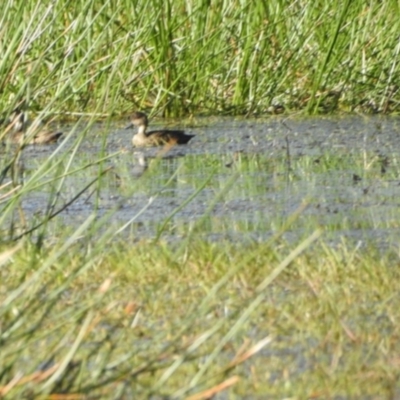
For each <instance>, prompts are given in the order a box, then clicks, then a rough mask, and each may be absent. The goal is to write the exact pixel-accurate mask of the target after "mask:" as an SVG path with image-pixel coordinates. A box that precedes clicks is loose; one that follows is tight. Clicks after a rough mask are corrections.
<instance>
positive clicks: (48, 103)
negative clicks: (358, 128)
mask: <svg viewBox="0 0 400 400" xmlns="http://www.w3.org/2000/svg"><path fill="white" fill-rule="evenodd" d="M0 15H1V18H0V27H1V28H0V29H1V30H0V50H1V53H2V60H1V62H0V90H1V94H2V96H1V99H0V107H1V109H3V110H6V109H8V108H9V107H11V106H12V105H16V104H18V103H20V102H21V101H24V102H25V104H28V106H29V108H30V109H31V110H35V111H39V110H47V112H51V113H52V114H56V115H62V116H63V117H65V116H68V115H71V116H74V115H75V116H76V115H81V114H85V113H91V114H97V116H104V117H106V116H110V115H114V116H118V115H123V114H125V113H127V112H129V111H131V110H133V109H146V108H152V109H153V110H156V111H157V113H162V114H163V115H170V116H172V115H175V116H176V115H183V114H199V113H203V114H204V113H205V114H216V113H220V114H229V115H236V114H253V113H255V114H260V113H262V114H265V113H268V112H271V113H274V112H281V111H282V110H283V109H284V110H286V111H294V110H306V111H307V112H309V113H317V112H331V111H335V110H358V111H362V112H383V113H390V112H398V111H399V102H398V101H397V100H396V96H397V92H398V89H397V88H398V87H399V84H400V82H399V79H400V78H399V77H400V74H399V46H398V32H399V31H400V18H399V16H400V12H399V5H398V2H396V1H385V2H383V3H382V2H369V3H366V2H364V1H350V0H344V1H339V2H334V3H332V2H331V1H318V2H310V1H304V0H301V1H275V2H261V1H239V0H235V1H224V2H222V3H221V2H217V1H211V0H208V1H191V0H188V1H184V0H177V1H171V0H168V1H160V0H152V1H141V0H135V1H127V0H112V1H111V0H106V1H104V2H98V1H94V0H80V1H78V2H70V1H65V0H56V1H52V2H48V3H45V2H42V3H37V2H34V1H27V2H15V1H12V0H6V1H3V2H1V4H0Z"/></svg>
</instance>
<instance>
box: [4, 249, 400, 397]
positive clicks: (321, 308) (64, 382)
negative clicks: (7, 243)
mask: <svg viewBox="0 0 400 400" xmlns="http://www.w3.org/2000/svg"><path fill="white" fill-rule="evenodd" d="M278 244H279V242H271V243H270V245H266V244H262V245H252V246H247V247H246V249H244V248H243V247H237V246H232V245H229V244H228V243H222V242H221V243H218V244H210V243H204V242H203V243H202V242H197V243H195V244H192V245H190V246H187V247H185V248H184V249H181V250H180V251H174V250H173V249H171V247H170V246H168V245H165V244H160V245H158V246H154V245H153V244H149V243H146V242H142V243H139V244H137V245H136V246H134V247H132V246H127V245H123V244H122V243H121V244H118V245H114V246H111V247H110V248H109V250H108V251H107V252H106V253H104V252H103V253H102V254H101V255H100V254H97V255H96V254H91V255H89V254H87V255H85V252H84V251H83V248H82V246H80V245H78V244H71V245H70V246H69V247H68V251H66V252H64V253H63V254H60V253H59V254H58V255H57V258H56V259H54V257H55V252H56V251H55V249H53V250H51V249H49V250H45V251H42V252H37V251H35V250H34V249H32V248H31V247H30V246H27V245H24V246H23V247H22V248H19V249H18V250H17V252H16V253H15V254H14V255H12V256H10V255H9V256H8V257H6V255H5V254H4V253H3V261H4V259H6V258H8V262H7V264H6V265H4V264H3V267H2V269H1V275H2V279H1V282H2V284H1V293H2V294H1V297H2V307H1V320H2V329H1V333H2V341H1V342H0V343H1V347H2V351H1V365H2V374H1V382H2V386H1V390H2V393H3V394H7V396H6V398H17V397H19V398H23V397H37V396H39V395H42V396H43V395H44V394H45V393H48V394H49V395H48V396H49V398H52V397H51V395H50V393H54V394H55V393H58V394H59V395H60V397H61V398H62V394H65V396H67V394H76V395H78V394H80V395H81V396H88V397H89V398H93V397H96V396H101V397H102V398H123V397H126V396H128V397H135V398H148V397H149V396H150V394H154V395H156V396H170V397H171V398H182V397H185V396H187V395H189V394H194V393H198V392H202V391H204V390H207V389H210V388H216V387H218V385H219V384H220V383H222V382H225V381H227V380H228V379H230V378H232V377H238V378H239V380H238V382H236V384H235V385H233V386H232V387H229V388H228V389H227V390H228V392H229V393H230V398H242V396H244V395H245V394H249V393H252V394H254V395H257V394H259V395H261V394H262V395H267V394H268V395H269V396H276V397H280V398H281V397H294V398H307V397H313V396H317V397H322V398H329V397H335V396H338V395H342V396H345V397H346V396H347V397H353V396H372V397H375V396H378V395H380V396H389V395H390V394H391V393H393V392H396V390H398V386H397V382H398V380H397V378H396V377H397V376H398V374H399V364H398V360H397V358H396V354H397V353H398V350H399V349H398V346H399V340H398V334H397V325H396V320H397V319H398V318H399V315H398V313H399V311H398V307H397V303H396V297H397V292H398V290H399V287H398V286H399V285H398V282H399V276H398V275H399V274H398V268H397V264H398V253H397V251H395V250H393V251H389V252H387V253H386V255H385V256H382V254H381V253H379V252H376V251H375V250H374V249H373V248H370V249H369V250H368V251H367V252H366V251H365V250H364V251H362V252H361V251H360V250H357V249H355V248H347V247H345V245H343V246H340V247H339V248H337V249H336V250H333V249H332V248H330V247H327V246H325V245H323V243H321V244H319V245H317V246H315V245H313V246H312V247H311V248H310V247H308V245H306V246H305V247H306V250H305V253H303V254H299V255H293V257H292V258H291V259H289V261H288V263H285V261H283V259H284V258H285V254H287V246H285V245H284V244H283V243H280V245H278ZM307 247H308V249H307ZM78 254H79V255H78ZM51 259H53V261H52V262H51V263H46V260H51ZM280 263H281V267H280V269H276V268H277V266H278V265H279V264H280ZM37 274H38V275H37ZM270 281H272V282H270ZM263 282H264V283H263ZM22 286H23V287H24V290H22V291H21V290H19V288H21V287H22ZM5 287H7V288H8V289H7V291H5ZM266 338H267V339H266ZM264 339H265V341H263V340H264ZM257 344H259V345H260V348H257ZM247 352H248V353H247ZM251 356H252V357H251ZM45 363H47V366H45V365H44V364H45ZM40 368H42V369H40ZM220 390H222V389H221V388H220ZM217 391H218V390H217ZM116 393H118V395H117V394H116Z"/></svg>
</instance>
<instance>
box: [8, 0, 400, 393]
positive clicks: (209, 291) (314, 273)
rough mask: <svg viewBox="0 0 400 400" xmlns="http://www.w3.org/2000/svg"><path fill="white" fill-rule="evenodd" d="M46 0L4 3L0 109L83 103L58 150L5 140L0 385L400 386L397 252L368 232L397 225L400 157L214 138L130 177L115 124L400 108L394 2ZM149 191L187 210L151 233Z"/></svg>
mask: <svg viewBox="0 0 400 400" xmlns="http://www.w3.org/2000/svg"><path fill="white" fill-rule="evenodd" d="M47 3H48V4H47ZM47 3H46V2H45V3H43V2H33V1H27V2H24V3H22V2H15V1H12V0H6V1H3V2H0V51H1V53H2V58H1V60H0V92H1V96H0V110H1V113H2V117H4V118H6V117H7V116H8V115H9V114H10V113H11V111H12V110H13V109H14V108H15V107H17V106H18V107H21V108H24V109H26V110H29V111H30V112H31V114H32V115H34V116H37V117H38V118H40V119H45V120H46V119H50V120H53V119H54V120H59V121H61V122H65V121H73V125H72V126H71V127H69V128H68V131H70V133H67V135H66V136H67V138H66V140H65V141H63V142H62V143H61V144H60V145H59V146H58V147H57V148H54V150H53V151H52V152H48V153H46V155H45V156H44V157H41V156H40V151H39V150H38V154H39V155H37V154H35V152H36V150H34V152H30V151H29V149H26V148H24V146H22V147H13V146H9V145H6V146H4V147H1V148H0V152H1V157H0V207H1V213H0V231H1V244H0V246H1V250H0V397H2V398H9V399H15V398H41V399H72V398H74V399H83V398H90V399H91V398H110V399H123V398H139V399H141V398H143V399H147V398H171V399H174V398H176V399H178V398H179V399H180V398H191V399H192V400H195V399H205V398H210V396H212V395H213V394H218V393H221V392H224V391H225V392H227V396H228V398H232V399H235V398H237V399H240V398H243V397H245V396H246V395H249V394H254V396H262V397H264V396H266V395H267V396H269V397H271V398H338V397H340V396H341V397H343V398H363V397H368V398H380V397H384V398H395V397H396V395H398V393H399V390H400V389H399V385H398V376H399V372H400V368H399V366H400V363H399V362H398V357H397V356H396V355H397V354H398V352H399V343H400V341H399V338H398V333H397V332H398V326H397V325H398V324H397V322H396V321H397V320H398V319H399V317H400V316H399V315H398V314H399V311H398V309H399V308H398V305H397V302H396V299H397V293H398V292H399V287H398V286H399V285H398V282H399V276H398V264H399V253H398V248H397V247H396V246H397V245H394V244H390V241H389V242H388V243H387V242H385V243H384V244H385V245H386V247H383V246H380V245H379V243H375V242H374V238H375V237H374V236H373V237H372V239H371V236H369V233H371V232H375V233H376V232H378V233H379V232H380V230H387V231H388V232H390V231H391V230H393V232H394V233H396V229H398V220H399V218H398V207H397V203H398V200H397V198H398V196H397V191H396V190H395V187H396V186H395V185H394V184H393V182H394V181H396V180H397V178H398V172H399V171H398V169H399V168H398V165H399V163H398V157H397V155H396V154H392V152H391V151H389V152H388V154H389V155H388V165H389V167H388V168H386V167H385V168H383V165H384V164H385V163H386V162H385V161H384V160H383V158H382V156H379V155H377V154H376V153H368V152H367V151H364V152H363V153H361V152H359V153H358V151H351V149H344V150H343V152H341V151H333V152H327V154H323V155H319V156H318V157H317V158H315V157H312V156H302V157H296V156H293V155H292V156H290V159H288V153H287V152H286V151H285V149H283V150H282V152H279V154H276V153H274V154H272V156H271V154H264V155H263V154H260V155H249V154H245V153H244V154H242V153H238V154H235V155H232V154H225V153H224V154H218V155H214V154H202V155H201V156H186V157H184V158H182V159H173V160H154V161H153V162H152V164H151V166H150V168H149V170H148V171H147V172H146V174H145V175H144V176H143V177H142V178H140V179H139V180H137V181H136V183H135V184H132V178H131V175H130V169H129V168H130V167H129V166H128V162H129V161H130V159H131V154H128V155H127V154H125V153H124V152H123V151H122V150H123V149H116V151H115V153H112V154H109V152H108V150H109V149H108V148H107V137H108V135H109V133H110V129H111V128H110V127H111V126H112V125H111V121H112V120H113V118H116V117H122V116H125V114H127V113H128V112H130V111H131V110H133V109H143V110H152V111H151V113H152V114H153V115H154V114H159V115H163V116H170V117H172V116H182V115H185V116H188V117H190V116H192V115H201V114H207V115H264V114H270V113H271V114H273V113H278V112H281V111H285V112H287V113H291V112H295V111H296V112H297V111H301V112H304V113H310V114H317V113H327V112H335V111H355V112H366V113H376V112H378V113H398V112H399V102H398V100H397V97H398V96H397V87H398V86H399V73H398V72H399V67H398V61H399V55H398V49H399V47H398V32H399V31H400V30H399V23H400V22H399V21H400V19H399V8H398V7H399V6H398V4H397V2H394V1H387V2H384V3H379V4H378V3H377V4H373V3H370V4H366V3H365V2H362V1H349V0H345V1H342V2H337V3H332V2H328V1H320V2H306V1H293V2H284V1H278V2H254V1H253V2H252V1H233V2H228V1H224V2H222V3H221V2H213V1H201V2H192V1H182V0H178V1H166V2H165V1H159V0H152V1H141V0H138V1H134V2H132V1H127V0H115V1H114V0H108V1H105V2H101V3H99V2H96V1H94V0H80V1H78V2H68V1H62V0H56V1H54V2H47ZM99 119H104V120H105V124H104V127H103V129H101V130H100V131H94V130H92V129H91V127H92V125H93V124H94V123H95V122H96V121H97V120H99ZM53 122H55V121H53ZM93 132H95V133H93ZM5 133H6V130H5V129H3V130H2V131H1V132H0V139H1V136H3V135H4V134H5ZM271 135H273V134H269V133H268V135H267V140H270V139H271V137H272V136H271ZM228 140H231V139H226V141H228ZM93 143H96V145H97V143H98V144H99V145H98V147H96V152H95V153H94V152H90V150H89V151H86V149H87V148H85V146H86V145H89V144H93ZM253 144H254V145H256V144H255V143H253ZM225 145H226V142H225V141H224V140H223V141H221V142H218V146H221V149H222V148H223V146H225ZM23 163H26V167H27V168H26V171H25V172H24V171H23V168H21V165H22V164H23ZM383 169H387V171H383ZM160 171H162V173H161V172H160ZM260 171H263V174H264V176H262V178H263V179H261V181H258V183H257V182H256V181H255V180H254V176H253V174H256V175H257V174H259V172H260ZM358 178H361V179H362V181H361V182H362V183H358V182H359V180H358ZM328 183H329V184H328ZM285 188H288V190H287V192H286V197H285V196H284V195H282V197H279V196H278V197H276V193H280V194H282V193H283V194H284V193H285ZM338 188H339V189H338ZM386 188H387V189H388V190H387V191H385V189H386ZM289 189H290V190H289ZM379 189H382V190H381V191H380V190H379ZM174 190H175V191H179V192H180V193H184V196H182V198H179V202H177V203H176V204H175V203H173V200H174V196H173V195H171V194H170V193H171V191H172V192H173V191H174ZM109 194H113V195H114V196H115V197H113V198H111V200H110V201H109V203H107V202H106V201H107V199H108V197H105V196H104V195H106V196H108V195H109ZM114 198H115V199H116V200H115V201H114V200H113V199H114ZM151 198H154V199H158V198H161V199H163V200H165V201H166V202H168V201H169V200H171V203H172V204H173V207H170V208H168V209H167V211H166V212H165V213H164V214H162V218H159V219H158V220H157V221H156V222H155V223H149V224H148V226H145V228H148V229H149V231H150V232H151V233H152V234H151V240H150V239H145V238H144V239H143V238H142V239H141V238H140V234H141V232H142V231H141V229H143V223H142V222H140V221H139V218H138V216H137V215H139V214H140V213H141V212H144V211H145V210H146V209H147V207H150V206H151V204H150V202H149V199H151ZM258 198H262V199H264V202H265V204H264V203H263V204H264V206H263V207H264V208H262V209H261V210H259V211H258V212H259V214H257V212H256V211H255V212H254V214H255V218H252V217H249V216H246V215H240V216H241V218H236V219H235V221H234V223H232V216H237V210H236V209H235V207H236V203H235V202H236V201H242V202H249V206H253V205H254V204H256V205H257V204H258V203H257V199H258ZM303 200H304V205H303V206H299V204H301V203H302V201H303ZM35 201H37V202H38V203H39V204H41V208H40V209H39V210H38V212H35V213H30V212H29V210H28V211H27V209H29V207H32V208H33V209H35V204H33V202H35ZM129 201H138V202H140V206H141V207H140V211H138V212H137V214H135V215H131V216H130V217H131V219H130V220H129V222H128V223H127V224H126V225H125V226H124V227H123V228H121V226H118V228H117V229H116V224H115V221H114V218H116V215H117V212H118V210H119V209H120V208H121V206H124V205H125V203H124V202H127V203H129ZM253 201H254V203H253ZM196 202H197V205H198V206H199V207H200V206H201V207H202V208H201V209H202V214H201V215H196V214H195V213H193V214H186V215H185V214H184V215H183V216H182V215H181V214H180V213H181V211H182V210H185V209H186V207H187V208H188V209H190V208H189V207H190V206H191V205H192V204H193V203H196ZM36 204H37V203H36ZM332 204H334V205H335V207H332ZM149 205H150V206H149ZM290 205H291V207H289V206H290ZM293 205H295V206H298V207H299V209H298V210H297V211H294V207H293ZM381 205H384V206H385V205H387V206H388V208H382V210H383V211H380V212H376V210H378V208H379V207H380V206H381ZM70 206H71V207H73V206H77V207H81V208H84V207H87V212H86V213H82V214H81V218H80V219H76V220H74V221H72V219H68V213H66V212H65V210H66V209H67V208H68V207H70ZM217 207H222V208H225V209H228V210H231V214H230V215H229V216H228V217H227V215H226V214H225V215H222V216H219V215H218V214H216V213H214V212H215V210H216V209H217ZM351 208H352V213H351V216H349V210H350V209H351ZM149 209H151V208H149ZM239 209H240V207H239ZM288 210H290V211H291V212H288ZM321 210H322V211H321ZM66 214H67V216H66V217H65V218H64V219H62V216H65V215H66ZM290 214H292V215H290ZM322 216H324V217H325V220H323V219H322ZM320 225H324V230H323V231H322V230H321V228H320ZM227 229H229V230H231V231H232V232H233V233H234V234H237V235H238V236H240V237H243V236H246V234H248V233H251V232H257V233H260V237H261V238H262V239H260V241H259V242H256V241H254V240H252V239H251V237H250V238H246V240H243V242H240V243H239V244H233V243H232V242H230V241H226V240H223V239H222V238H223V237H224V236H223V234H224V233H225V232H226V231H227ZM347 230H350V231H352V232H355V233H358V232H360V234H358V235H357V236H356V240H354V241H347V240H345V239H340V237H339V235H340V232H341V231H347ZM210 234H214V235H215V237H217V238H218V240H217V241H215V242H213V241H212V240H210ZM219 235H220V236H219ZM389 236H390V235H389ZM171 238H175V239H176V238H178V239H179V240H171ZM393 243H396V242H395V241H393ZM190 396H192V397H190Z"/></svg>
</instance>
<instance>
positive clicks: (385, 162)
mask: <svg viewBox="0 0 400 400" xmlns="http://www.w3.org/2000/svg"><path fill="white" fill-rule="evenodd" d="M121 126H122V124H120V123H116V124H115V126H111V127H110V126H105V125H102V124H98V125H96V126H93V128H92V129H91V131H90V132H89V133H88V134H87V136H86V139H85V140H84V141H83V142H82V144H81V145H80V147H79V150H78V153H77V154H76V156H75V157H74V158H73V161H72V167H71V168H72V169H78V170H79V168H82V167H83V166H87V165H89V164H90V163H93V162H95V161H96V160H98V159H100V158H102V157H106V156H107V155H111V154H114V153H118V152H119V153H118V154H117V155H115V156H113V157H111V158H110V159H109V160H106V161H105V162H104V163H103V164H102V167H101V168H103V169H104V168H106V167H112V170H110V171H109V172H108V173H107V174H106V175H105V176H104V177H103V178H102V179H101V184H95V185H94V186H93V187H91V188H90V189H88V190H87V191H86V192H85V193H84V194H83V195H82V196H80V197H79V198H78V199H77V200H76V201H74V202H72V204H70V205H69V206H68V207H66V208H65V210H63V211H62V212H61V213H60V214H59V215H57V217H56V218H54V219H52V221H51V223H50V225H49V227H51V228H52V229H53V232H54V235H55V236H57V235H58V233H57V232H60V229H62V231H64V230H65V229H66V228H67V229H68V228H74V227H77V226H78V225H79V224H80V223H82V222H83V221H84V220H85V219H86V218H87V217H88V216H89V215H91V214H92V213H93V212H94V211H95V210H96V212H97V218H98V219H99V218H101V217H102V216H104V215H107V213H110V214H112V216H110V219H109V223H108V224H107V227H109V226H113V228H114V230H115V231H116V230H118V229H121V227H122V226H124V225H125V224H126V223H127V222H128V221H130V220H132V223H130V224H129V226H128V227H127V228H126V229H125V230H124V231H123V234H124V235H128V234H129V235H131V236H130V237H131V239H132V240H135V239H140V238H143V237H145V238H153V237H155V236H156V235H157V232H160V230H161V229H162V234H161V237H163V238H165V239H167V240H176V239H180V238H182V237H185V236H186V235H187V234H188V232H189V231H191V230H193V229H198V232H197V234H198V235H200V236H202V237H204V238H208V239H210V240H222V239H227V240H233V241H236V240H239V241H241V242H242V241H245V240H258V241H262V240H265V239H267V238H268V237H270V236H271V235H272V234H273V233H274V232H276V231H277V230H278V229H279V228H280V227H281V226H282V224H283V223H284V221H285V220H286V219H287V218H288V217H289V216H290V215H291V214H292V213H293V212H295V210H296V209H298V208H299V207H300V206H301V204H302V203H303V202H307V204H308V206H307V208H306V209H305V210H304V211H303V213H302V214H301V215H300V217H299V218H298V220H297V221H296V222H295V223H294V224H293V225H292V226H291V228H290V229H289V230H288V231H287V233H286V235H285V238H286V239H287V240H296V239H298V238H299V237H302V236H305V235H307V234H308V233H311V232H312V231H313V230H314V229H315V228H316V227H317V226H323V227H325V228H326V229H325V238H326V240H328V241H332V242H335V243H338V242H340V241H341V240H342V238H350V239H352V240H354V241H355V242H356V243H357V242H360V243H361V242H362V243H365V242H374V243H377V244H378V246H379V247H382V246H384V247H385V246H388V245H390V244H394V245H397V242H396V241H397V238H398V234H399V225H400V218H399V217H400V215H399V205H400V196H399V195H400V179H399V178H398V176H399V174H398V173H399V149H400V147H399V146H398V145H399V142H400V119H399V118H396V117H390V118H389V117H386V118H382V117H368V118H367V117H359V116H350V117H342V118H337V117H336V118H309V119H302V120H296V119H283V118H281V119H257V120H241V119H239V120H236V119H231V118H213V119H204V120H203V119H196V120H195V121H194V123H193V125H192V126H186V127H185V129H186V131H187V132H188V133H191V134H195V135H196V137H195V138H194V139H192V141H191V142H190V143H189V145H187V146H177V147H175V148H172V149H170V150H169V151H168V152H166V153H165V154H160V152H162V148H148V149H141V150H140V152H141V153H142V154H143V156H144V157H145V158H146V162H147V163H148V164H149V168H148V169H147V170H146V171H145V172H144V174H143V175H142V176H140V175H141V172H143V171H142V169H141V167H140V166H138V156H137V153H136V155H134V150H133V149H132V147H131V136H132V132H130V131H126V130H124V129H122V128H121ZM73 139H74V137H72V138H71V139H70V141H72V140H73ZM56 148H57V146H56V145H55V146H53V145H51V146H42V147H39V146H29V147H27V148H26V149H25V150H24V154H23V163H24V166H25V182H27V180H29V177H30V176H32V174H34V173H35V171H36V170H37V169H38V168H39V167H40V165H41V163H42V162H43V161H44V160H45V159H46V158H47V157H49V156H50V155H51V154H52V152H53V151H54V150H55V149H56ZM2 151H3V159H4V160H5V159H6V158H7V154H6V153H5V152H6V150H5V149H3V150H2ZM9 151H12V149H10V150H9ZM8 154H11V153H8ZM71 154H72V153H71V150H68V146H65V148H63V149H62V150H61V151H60V153H59V155H57V157H55V160H57V159H59V158H60V157H64V159H63V161H62V168H61V167H60V168H59V169H58V170H57V167H55V169H54V171H55V172H54V173H53V175H50V177H52V176H59V175H62V173H63V171H64V169H65V168H66V166H67V163H68V162H69V157H70V155H71ZM99 168H100V167H99V166H98V165H93V166H88V167H87V168H85V169H82V170H80V171H77V172H76V173H73V174H72V175H70V176H68V177H66V178H65V182H64V184H63V185H62V186H61V187H58V186H57V185H58V184H59V183H58V182H60V181H59V180H57V181H56V182H55V183H52V184H49V185H45V186H43V187H40V188H39V189H37V190H33V191H30V192H29V193H28V194H26V195H24V196H23V198H22V201H21V205H22V209H23V211H24V214H25V216H26V219H27V221H28V225H29V226H34V225H35V220H36V221H40V220H41V218H42V217H43V215H44V214H45V213H46V212H47V211H46V210H47V209H48V208H49V207H50V206H49V204H51V209H52V212H55V211H57V210H58V209H61V208H63V207H65V205H66V204H67V203H68V202H69V201H70V199H72V198H73V197H74V196H75V195H76V194H77V193H78V192H79V191H80V190H82V189H83V188H84V187H85V185H87V184H88V182H89V181H91V180H93V179H95V178H96V177H97V176H98V171H99ZM57 171H58V172H57ZM206 181H208V182H207V183H205V182H206ZM202 185H204V187H202ZM196 192H198V193H197V194H196V195H195V196H194V198H193V199H192V200H191V201H188V199H189V198H190V196H193V195H194V194H195V193H196ZM222 192H223V193H222ZM217 196H219V197H217ZM186 201H187V204H186V205H184V206H182V204H184V203H185V202H186ZM6 204H7V203H3V204H0V207H5V206H6ZM10 218H11V217H10ZM10 218H8V219H7V224H9V223H11V221H10ZM13 218H16V217H15V216H14V217H13ZM167 218H168V223H167V224H165V226H164V227H163V225H164V222H165V221H166V219H167ZM18 221H19V220H18ZM199 221H201V226H199ZM3 225H4V224H3ZM162 227H163V228H162ZM124 237H126V236H124Z"/></svg>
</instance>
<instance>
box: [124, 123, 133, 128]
mask: <svg viewBox="0 0 400 400" xmlns="http://www.w3.org/2000/svg"><path fill="white" fill-rule="evenodd" d="M132 127H133V124H132V122H131V123H130V124H129V125H127V126H126V127H125V129H129V128H132Z"/></svg>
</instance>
